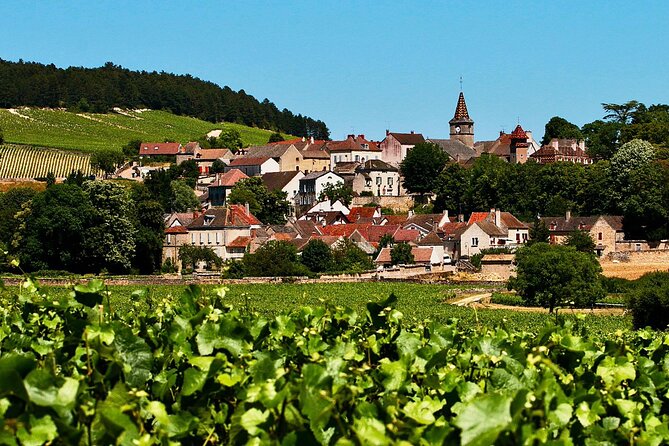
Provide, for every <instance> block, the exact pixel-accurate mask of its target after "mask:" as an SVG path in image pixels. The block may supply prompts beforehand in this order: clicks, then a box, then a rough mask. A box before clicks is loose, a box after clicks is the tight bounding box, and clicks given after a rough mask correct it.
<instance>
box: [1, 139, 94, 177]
mask: <svg viewBox="0 0 669 446" xmlns="http://www.w3.org/2000/svg"><path fill="white" fill-rule="evenodd" d="M77 170H80V171H82V172H83V173H84V174H85V175H91V174H95V173H96V172H93V171H92V169H91V164H90V155H88V154H84V153H76V152H69V151H64V150H56V149H46V148H44V147H32V146H22V145H15V144H4V145H0V178H2V179H32V178H44V177H46V176H47V174H48V173H49V172H53V173H54V175H55V176H56V177H57V178H63V177H66V176H67V175H68V174H69V173H70V172H73V171H77Z"/></svg>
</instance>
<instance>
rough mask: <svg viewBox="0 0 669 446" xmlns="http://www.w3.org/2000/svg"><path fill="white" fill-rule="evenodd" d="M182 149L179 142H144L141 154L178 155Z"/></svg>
mask: <svg viewBox="0 0 669 446" xmlns="http://www.w3.org/2000/svg"><path fill="white" fill-rule="evenodd" d="M181 150H182V147H181V144H179V143H178V142H143V143H142V144H141V145H140V146H139V154H140V155H141V156H144V155H176V154H178V153H179V152H180V151H181Z"/></svg>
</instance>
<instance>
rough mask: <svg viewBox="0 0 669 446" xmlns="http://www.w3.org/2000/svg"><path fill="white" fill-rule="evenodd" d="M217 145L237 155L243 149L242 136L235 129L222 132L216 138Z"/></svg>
mask: <svg viewBox="0 0 669 446" xmlns="http://www.w3.org/2000/svg"><path fill="white" fill-rule="evenodd" d="M217 145H218V146H219V147H223V148H226V149H229V150H231V151H232V153H237V152H238V151H239V149H241V148H242V147H244V142H243V141H242V135H241V134H240V133H239V132H238V131H237V130H235V129H228V130H223V131H222V132H221V134H220V135H219V136H218V141H217Z"/></svg>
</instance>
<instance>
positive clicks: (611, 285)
mask: <svg viewBox="0 0 669 446" xmlns="http://www.w3.org/2000/svg"><path fill="white" fill-rule="evenodd" d="M636 283H637V281H632V280H627V279H622V278H620V277H602V287H603V288H604V291H606V293H607V294H619V293H627V292H629V291H631V290H633V289H634V288H635V286H636Z"/></svg>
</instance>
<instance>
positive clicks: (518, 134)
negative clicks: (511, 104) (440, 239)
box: [511, 124, 527, 139]
mask: <svg viewBox="0 0 669 446" xmlns="http://www.w3.org/2000/svg"><path fill="white" fill-rule="evenodd" d="M511 138H512V139H527V133H525V130H523V128H522V127H521V126H520V124H518V125H517V126H516V128H515V129H513V132H511Z"/></svg>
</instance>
